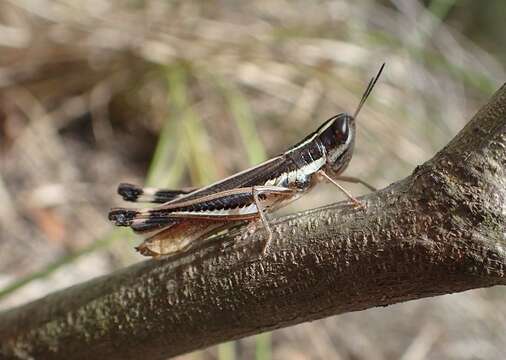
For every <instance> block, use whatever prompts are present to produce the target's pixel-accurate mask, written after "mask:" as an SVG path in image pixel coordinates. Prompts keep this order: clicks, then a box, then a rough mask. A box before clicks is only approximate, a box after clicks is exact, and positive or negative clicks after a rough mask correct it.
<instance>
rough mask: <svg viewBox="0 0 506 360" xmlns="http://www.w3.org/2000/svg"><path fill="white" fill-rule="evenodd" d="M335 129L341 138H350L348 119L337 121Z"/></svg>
mask: <svg viewBox="0 0 506 360" xmlns="http://www.w3.org/2000/svg"><path fill="white" fill-rule="evenodd" d="M334 129H335V132H336V134H337V135H340V136H339V137H344V138H346V137H347V136H348V131H349V121H348V118H347V117H343V118H342V119H339V120H337V121H336V124H335V127H334Z"/></svg>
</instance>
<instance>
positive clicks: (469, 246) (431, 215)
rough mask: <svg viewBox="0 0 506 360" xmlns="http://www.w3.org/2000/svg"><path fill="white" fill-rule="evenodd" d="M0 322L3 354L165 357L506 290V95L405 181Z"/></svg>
mask: <svg viewBox="0 0 506 360" xmlns="http://www.w3.org/2000/svg"><path fill="white" fill-rule="evenodd" d="M362 201H364V202H366V203H367V209H366V210H361V209H354V208H353V207H351V206H349V205H348V204H344V203H338V204H335V205H332V206H328V207H325V208H320V209H316V210H312V211H308V212H305V213H301V214H296V215H293V216H288V217H284V218H281V219H279V220H277V221H275V224H273V225H272V228H273V232H274V238H273V245H272V247H271V249H270V251H269V253H268V254H267V256H265V257H264V258H259V257H258V256H257V255H255V254H258V253H259V249H260V247H261V244H262V241H263V238H264V232H263V231H262V230H259V231H258V232H257V233H255V234H251V235H237V236H231V235H229V236H227V237H225V238H222V239H219V240H210V241H207V242H204V243H203V244H202V245H201V246H199V247H198V248H196V249H193V250H191V251H190V252H188V253H186V254H183V255H181V256H178V257H177V258H172V259H167V260H163V261H152V260H148V261H144V262H142V263H139V264H136V265H134V266H131V267H128V268H126V269H122V270H120V271H117V272H115V273H113V274H110V275H107V276H104V277H101V278H97V279H94V280H92V281H89V282H86V283H83V284H81V285H77V286H74V287H71V288H69V289H66V290H62V291H60V292H57V293H54V294H52V295H49V296H47V297H45V298H43V299H40V300H37V301H35V302H33V303H30V304H28V305H25V306H21V307H18V308H16V309H12V310H10V311H6V312H3V313H1V314H0V354H3V356H4V357H7V358H9V357H18V358H31V357H35V358H37V359H66V358H73V359H90V358H107V359H138V358H145V359H163V358H166V357H167V356H173V355H176V354H181V353H184V352H188V351H191V350H195V349H199V348H202V347H205V346H209V345H212V344H216V343H219V342H222V341H226V340H231V339H236V338H240V337H243V336H247V335H252V334H256V333H259V332H262V331H265V330H272V329H276V328H280V327H285V326H289V325H293V324H298V323H301V322H304V321H308V320H315V319H320V318H322V317H325V316H329V315H334V314H339V313H343V312H349V311H356V310H362V309H367V308H370V307H374V306H382V305H388V304H393V303H397V302H400V301H406V300H411V299H418V298H422V297H427V296H434V295H439V294H447V293H452V292H457V291H463V290H467V289H472V288H477V287H486V286H492V285H500V284H501V285H505V284H506V277H505V266H506V250H505V249H506V234H505V231H506V226H505V224H506V209H505V204H506V86H503V87H502V88H501V89H500V90H499V91H498V92H497V94H496V95H495V96H494V97H493V98H492V99H491V101H490V103H489V104H488V105H486V106H485V107H484V108H483V109H482V110H480V112H479V113H478V114H477V115H476V116H475V117H474V118H473V119H472V120H471V122H470V123H469V124H468V125H467V126H466V127H465V128H464V129H463V130H462V131H461V132H460V133H459V134H458V135H457V136H456V137H455V139H453V140H452V142H451V143H450V144H449V145H448V146H446V147H445V148H444V149H443V150H441V151H440V152H439V153H438V154H436V156H435V157H434V158H433V159H432V160H430V161H428V162H427V163H425V164H424V165H422V166H418V167H417V168H416V169H415V171H414V172H413V174H412V175H411V176H409V177H408V178H406V179H404V180H401V181H399V182H396V183H394V184H392V185H390V186H389V187H387V188H385V189H383V190H381V191H378V192H375V193H373V194H370V195H368V196H365V197H363V198H362Z"/></svg>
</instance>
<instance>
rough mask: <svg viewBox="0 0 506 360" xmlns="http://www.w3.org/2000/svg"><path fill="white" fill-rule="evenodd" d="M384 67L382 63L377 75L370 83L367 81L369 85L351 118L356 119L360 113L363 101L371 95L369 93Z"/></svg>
mask: <svg viewBox="0 0 506 360" xmlns="http://www.w3.org/2000/svg"><path fill="white" fill-rule="evenodd" d="M384 67H385V63H383V64H382V65H381V67H380V69H379V71H378V73H377V74H376V76H375V77H373V78H372V79H371V80H370V81H369V84H368V85H367V87H366V89H365V91H364V94H363V95H362V98H361V99H360V102H359V103H358V106H357V110H355V113H354V114H353V118H354V119H356V118H357V116H358V113H359V112H360V110H361V109H362V106H364V104H365V101H366V100H367V98H368V97H369V95H371V92H372V89H374V86H375V85H376V82H377V81H378V79H379V77H380V75H381V72H382V71H383V68H384Z"/></svg>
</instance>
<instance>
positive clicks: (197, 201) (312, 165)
mask: <svg viewBox="0 0 506 360" xmlns="http://www.w3.org/2000/svg"><path fill="white" fill-rule="evenodd" d="M384 66H385V64H383V65H382V66H381V68H380V69H379V71H378V73H377V74H376V76H375V77H373V78H372V79H371V80H370V82H369V84H368V86H367V88H366V90H365V91H364V93H363V95H362V98H361V100H360V102H359V104H358V106H357V109H356V110H355V112H354V114H353V115H350V114H348V113H341V114H338V115H335V116H333V117H331V118H330V119H328V120H327V121H325V122H324V123H323V124H322V125H320V127H318V128H317V129H316V130H315V131H314V132H312V133H311V134H309V135H307V136H306V137H305V138H304V139H303V140H302V141H300V142H299V143H297V144H295V145H293V146H292V147H291V148H290V149H288V150H287V151H285V152H284V153H282V154H280V155H278V156H276V157H274V158H272V159H270V160H267V161H265V162H263V163H261V164H259V165H257V166H254V167H252V168H250V169H247V170H244V171H242V172H239V173H237V174H235V175H232V176H230V177H228V178H226V179H223V180H220V181H217V182H215V183H213V184H211V185H208V186H205V187H202V188H193V189H192V188H190V189H183V190H168V189H156V188H141V187H138V186H136V185H131V184H126V183H122V184H120V185H119V187H118V193H119V194H120V195H121V196H122V197H123V199H124V200H126V201H132V202H150V203H157V204H160V205H158V206H156V207H153V208H148V209H129V208H113V209H111V211H110V213H109V220H111V221H112V222H113V223H114V224H115V225H117V226H129V227H131V228H132V229H133V230H134V232H136V233H143V234H149V236H148V237H147V238H146V239H145V240H144V242H143V243H142V244H141V245H139V246H138V247H137V248H136V249H137V250H138V251H139V252H140V253H141V254H143V255H146V256H152V257H159V256H162V255H169V254H172V253H176V252H179V251H184V250H185V249H187V248H188V247H189V245H191V244H192V243H193V242H194V241H195V240H197V239H200V238H202V237H203V236H206V235H209V234H211V233H214V232H216V231H218V230H220V229H226V228H228V227H230V226H231V225H232V224H237V223H238V222H241V221H245V222H248V223H251V224H256V223H259V222H261V223H262V224H263V227H264V229H265V231H266V233H267V237H266V241H265V244H264V246H263V249H262V253H263V254H265V253H266V251H267V250H268V248H269V244H270V242H271V239H272V231H271V229H270V226H269V222H268V221H267V218H266V215H265V214H266V213H267V212H272V211H275V210H277V209H279V208H281V207H283V206H285V205H286V204H287V203H288V202H291V201H294V200H296V199H298V198H299V197H300V196H302V195H304V194H306V193H307V192H308V191H309V190H311V189H312V188H313V187H314V186H315V185H316V184H318V183H319V182H322V181H329V182H331V183H332V184H334V185H335V186H336V187H337V188H338V189H339V190H340V191H342V192H343V193H344V194H345V195H346V196H347V197H348V198H349V199H350V200H351V201H352V203H353V204H354V205H355V206H360V207H363V205H362V204H361V203H360V202H359V201H358V200H357V199H355V198H354V197H353V196H352V195H351V194H350V193H349V192H348V191H347V190H346V189H344V188H343V187H342V186H341V185H340V184H339V183H338V182H337V181H344V182H352V183H360V184H363V185H364V186H366V187H368V188H369V189H371V190H373V191H374V190H375V189H374V188H373V187H372V186H370V185H368V184H367V183H365V182H364V181H362V180H360V179H357V178H353V177H348V176H342V175H341V174H342V173H343V171H344V170H345V169H346V167H347V166H348V164H349V162H350V160H351V157H352V154H353V148H354V144H355V136H356V135H355V134H356V125H355V122H356V119H357V116H358V114H359V112H360V110H361V109H362V107H363V105H364V103H365V101H366V100H367V98H368V97H369V95H370V94H371V92H372V90H373V88H374V86H375V85H376V82H377V81H378V79H379V77H380V75H381V72H382V71H383V68H384Z"/></svg>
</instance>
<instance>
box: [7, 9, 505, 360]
mask: <svg viewBox="0 0 506 360" xmlns="http://www.w3.org/2000/svg"><path fill="white" fill-rule="evenodd" d="M505 18H506V3H505V2H504V1H502V0H489V1H487V2H478V1H472V0H427V1H423V2H422V1H417V0H390V1H388V0H384V1H365V0H363V1H351V0H347V1H346V0H334V1H331V0H329V1H325V0H322V1H285V0H269V1H265V0H264V1H226V0H222V1H194V0H192V1H188V0H186V1H169V0H166V1H143V0H130V1H116V0H87V1H81V2H78V1H71V0H67V1H63V0H37V1H35V0H2V1H0V204H1V205H0V308H1V309H6V308H8V307H11V306H14V305H17V304H21V303H25V302H27V301H30V300H33V299H36V298H38V297H41V296H43V295H45V294H46V293H48V292H52V291H54V290H56V289H60V288H63V287H67V286H70V285H72V284H75V283H77V282H81V281H84V280H86V279H89V278H92V277H95V276H98V275H101V274H104V273H109V272H111V271H113V270H114V269H117V268H120V267H123V266H126V265H128V264H131V263H134V262H137V261H140V260H142V259H143V258H142V257H141V256H139V255H137V254H136V253H135V251H134V250H133V246H135V245H136V244H138V242H139V239H138V238H135V237H134V236H132V235H131V234H130V233H129V231H121V230H118V229H113V227H112V225H111V224H110V223H109V222H108V221H107V211H108V209H109V208H110V207H112V206H118V205H124V204H122V202H121V201H120V199H119V197H118V196H117V195H116V186H117V184H118V183H119V182H122V181H128V182H133V183H138V184H146V185H150V186H164V187H182V186H198V185H204V184H207V183H209V182H210V181H213V180H216V179H219V178H222V177H225V176H227V175H230V174H232V173H234V172H237V171H239V170H242V169H244V168H246V167H248V166H250V165H252V164H255V163H258V162H260V161H262V160H264V159H266V158H268V157H272V156H274V155H277V154H278V153H280V152H282V151H284V150H285V149H286V148H287V147H289V146H290V144H293V143H295V142H297V141H298V140H300V139H301V138H302V137H304V136H305V135H306V134H307V133H308V132H310V131H313V130H314V129H315V128H316V127H317V126H318V125H320V124H321V123H322V122H323V121H324V120H326V119H328V118H329V117H331V116H332V115H334V114H336V113H339V112H343V111H348V112H353V111H354V109H355V107H356V105H357V103H358V100H359V98H360V95H361V94H362V92H363V90H364V88H365V85H366V83H367V81H368V79H369V78H370V77H371V76H372V75H374V74H375V73H376V71H377V70H378V68H379V66H380V65H381V63H382V62H386V63H387V66H386V69H385V71H384V73H383V77H382V78H381V79H380V81H379V83H378V85H377V87H376V89H375V91H374V93H373V95H372V97H371V98H370V99H369V101H368V103H367V104H366V106H365V108H364V109H363V111H362V113H361V117H360V119H359V122H358V138H357V144H356V150H355V155H354V158H353V161H352V163H351V165H350V167H349V168H348V170H347V175H350V176H358V177H360V178H362V179H364V180H366V181H368V182H369V183H372V184H374V185H375V186H376V187H378V188H382V187H384V186H386V185H388V184H390V183H391V182H394V181H396V180H398V179H401V178H403V177H405V176H407V175H409V174H410V173H411V171H412V170H413V169H414V167H415V166H416V165H419V164H421V163H423V162H424V161H426V160H428V159H429V158H431V157H432V156H433V155H434V154H435V152H436V151H438V150H439V149H441V148H442V147H443V146H444V145H445V144H446V143H447V142H448V141H449V140H450V139H451V138H452V137H453V136H454V135H455V134H456V133H457V132H458V131H459V130H460V129H461V128H462V127H463V126H464V125H465V124H466V122H467V121H468V120H469V119H470V118H471V117H472V115H473V114H474V113H475V112H476V110H477V109H478V108H479V107H480V105H482V104H484V103H485V102H486V101H487V99H488V98H489V97H490V96H491V95H492V94H493V92H494V91H495V90H497V89H498V88H499V86H500V85H501V84H502V83H503V82H504V81H505V79H506V77H505V68H504V66H503V65H502V64H504V62H505V59H506V32H505V31H504V19H505ZM348 188H349V189H350V190H351V191H352V192H353V193H354V194H355V195H360V194H363V193H365V192H366V189H364V188H362V187H360V186H352V185H348ZM339 200H342V197H341V195H340V194H339V193H338V192H337V191H335V189H333V188H331V187H328V186H321V187H320V188H318V189H317V190H315V191H314V192H313V193H312V194H310V195H308V196H306V197H305V198H303V199H301V200H299V201H298V202H296V203H294V204H293V205H291V206H290V208H288V209H286V210H283V212H285V213H286V212H294V211H297V210H302V209H307V208H311V207H316V206H320V205H323V204H325V203H329V202H335V201H339ZM283 212H281V213H283ZM505 299H506V290H505V289H504V288H491V289H482V290H475V291H469V292H466V293H462V294H456V295H448V296H442V297H437V298H431V299H425V300H420V301H413V302H409V303H404V304H399V305H395V306H391V307H388V308H381V309H371V310H367V311H362V312H359V313H350V314H345V315H342V316H337V317H331V318H327V319H324V320H321V321H316V322H313V323H308V324H303V325H299V326H295V327H291V328H288V329H283V330H278V331H275V332H273V333H270V334H263V335H259V336H255V337H251V338H247V339H243V340H240V341H237V342H234V343H228V344H222V345H219V346H216V347H213V348H210V349H206V350H203V351H200V352H197V353H193V354H188V355H185V356H182V357H180V359H220V360H224V359H252V358H256V359H271V358H272V359H343V360H345V359H403V360H417V359H500V358H504V357H505V353H506V331H505V328H506V301H505ZM168 336H170V334H168Z"/></svg>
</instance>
